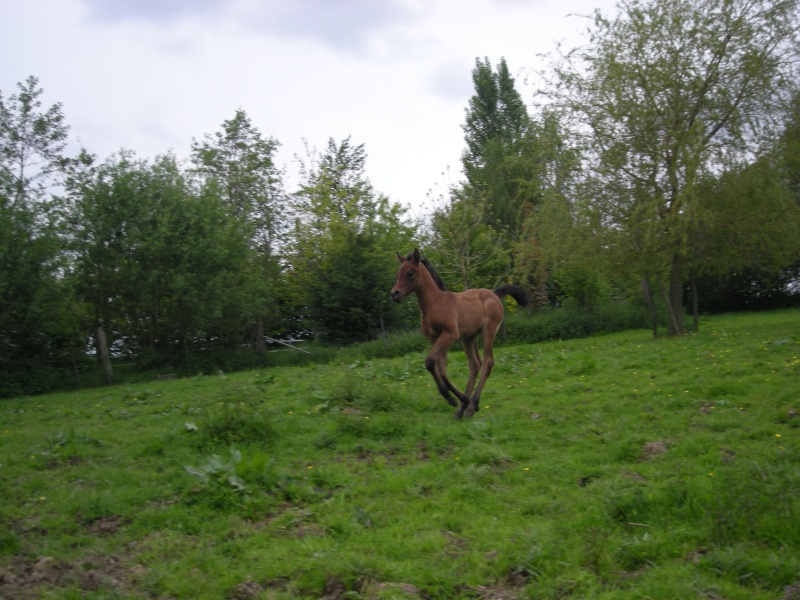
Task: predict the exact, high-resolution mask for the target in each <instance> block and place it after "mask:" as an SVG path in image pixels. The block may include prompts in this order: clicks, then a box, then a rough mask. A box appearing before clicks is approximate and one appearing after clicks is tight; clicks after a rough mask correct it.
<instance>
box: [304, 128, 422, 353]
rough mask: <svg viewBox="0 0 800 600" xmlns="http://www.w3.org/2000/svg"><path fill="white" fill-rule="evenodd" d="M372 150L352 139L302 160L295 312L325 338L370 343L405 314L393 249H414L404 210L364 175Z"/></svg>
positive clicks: (330, 146) (329, 146) (330, 144)
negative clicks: (395, 285)
mask: <svg viewBox="0 0 800 600" xmlns="http://www.w3.org/2000/svg"><path fill="white" fill-rule="evenodd" d="M366 158H367V155H366V152H365V150H364V146H363V145H359V146H354V145H352V144H351V142H350V139H349V138H347V139H345V140H343V141H342V142H341V143H336V142H335V141H334V140H333V139H331V140H329V141H328V145H327V147H326V149H325V151H324V152H323V153H322V154H319V155H318V154H316V153H313V152H309V161H308V162H303V163H301V177H302V180H301V184H300V189H299V190H298V191H297V192H296V193H295V194H294V196H293V200H294V210H295V226H294V232H293V235H292V241H291V245H290V263H291V269H292V270H291V281H292V283H293V286H294V291H295V301H296V303H297V308H296V310H297V312H304V313H305V314H307V315H308V319H309V321H310V323H309V326H310V328H311V329H312V330H314V331H315V332H316V333H318V334H320V335H322V336H323V337H325V338H326V339H328V340H330V341H333V342H337V343H347V342H354V341H364V340H368V339H370V338H372V337H373V336H374V335H375V333H376V332H377V331H379V330H380V328H381V325H382V324H383V325H384V326H385V327H390V326H391V325H392V324H393V323H395V322H396V321H397V320H399V319H400V318H401V315H402V314H403V311H401V310H399V309H398V307H395V306H393V305H392V304H393V303H391V302H390V298H389V293H388V290H389V288H391V283H392V277H393V275H394V273H395V272H396V270H397V267H396V265H397V259H396V258H395V254H394V253H395V252H396V251H398V249H401V248H408V247H410V245H411V239H412V234H413V230H412V228H411V227H410V226H408V225H406V224H404V223H403V221H402V217H403V214H404V210H403V209H402V208H401V207H400V206H399V205H397V204H394V203H392V202H390V200H389V199H388V198H387V197H386V196H384V195H382V194H379V193H377V192H376V191H375V190H374V189H373V187H372V184H371V183H370V181H369V179H368V178H367V176H366V172H365V165H366Z"/></svg>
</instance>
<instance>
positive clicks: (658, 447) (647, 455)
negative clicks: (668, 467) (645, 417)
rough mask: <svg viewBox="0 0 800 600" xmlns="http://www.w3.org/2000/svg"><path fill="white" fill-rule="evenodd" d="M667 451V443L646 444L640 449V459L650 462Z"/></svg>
mask: <svg viewBox="0 0 800 600" xmlns="http://www.w3.org/2000/svg"><path fill="white" fill-rule="evenodd" d="M667 449H668V446H667V442H647V443H646V444H645V445H644V448H642V458H643V459H644V460H651V459H653V458H655V457H656V456H661V455H662V454H664V453H665V452H666V451H667Z"/></svg>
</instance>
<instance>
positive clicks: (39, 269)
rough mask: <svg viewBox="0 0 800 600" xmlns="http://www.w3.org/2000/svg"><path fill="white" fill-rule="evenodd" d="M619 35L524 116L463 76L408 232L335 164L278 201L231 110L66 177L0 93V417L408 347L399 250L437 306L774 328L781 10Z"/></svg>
mask: <svg viewBox="0 0 800 600" xmlns="http://www.w3.org/2000/svg"><path fill="white" fill-rule="evenodd" d="M617 9H618V13H617V15H616V16H615V17H613V18H609V17H606V16H604V15H602V14H601V13H600V12H596V13H595V14H594V16H593V19H592V21H591V26H590V27H589V29H588V41H587V43H586V44H584V45H583V46H580V47H578V48H575V49H571V50H568V51H562V50H561V49H559V50H558V51H557V52H556V53H555V54H554V56H553V61H552V63H551V65H550V66H549V68H548V69H547V70H546V71H545V72H543V73H542V74H540V75H541V77H540V87H539V89H538V91H537V94H536V96H535V97H534V98H532V99H530V101H529V102H526V100H525V99H523V98H522V96H521V95H520V93H519V91H518V90H517V87H516V82H515V80H514V77H513V76H512V75H511V71H510V69H509V67H508V65H507V64H506V61H505V60H504V59H500V61H499V62H498V63H497V64H496V65H492V63H491V62H490V61H489V59H488V58H484V59H477V60H476V63H475V67H474V69H473V71H472V79H473V84H474V94H473V96H472V97H471V98H470V100H469V103H468V106H467V107H466V114H465V121H464V125H463V130H464V142H465V149H464V152H463V156H462V164H461V167H462V174H463V179H462V180H461V181H460V182H459V183H456V184H451V185H448V187H447V189H446V190H443V191H442V192H441V193H440V194H439V195H438V197H437V198H436V206H435V208H434V210H433V211H432V213H431V214H430V215H429V217H428V219H427V220H425V221H422V222H414V221H412V220H411V219H409V217H408V214H407V212H406V209H405V208H403V207H402V206H400V205H399V204H397V203H395V202H392V201H391V200H390V199H389V198H388V197H387V196H386V195H384V194H383V193H381V192H379V191H378V190H375V189H374V188H373V186H372V184H371V182H370V180H369V177H368V176H367V153H366V149H365V148H364V146H363V145H358V144H357V143H355V142H353V141H352V140H351V139H350V138H346V139H344V140H333V139H330V140H329V141H328V143H327V145H326V146H325V147H324V148H323V149H321V150H317V149H310V150H309V151H308V153H307V156H306V157H305V158H303V159H301V160H300V163H299V164H300V168H299V171H300V173H299V175H300V176H299V184H298V185H297V187H296V189H293V190H287V189H286V184H285V173H284V172H283V171H282V170H281V169H280V168H278V166H277V165H276V164H275V153H276V151H277V149H278V147H279V142H278V140H275V139H273V138H271V137H269V136H266V135H264V134H262V133H261V132H260V131H259V130H258V129H257V128H256V127H255V126H254V125H253V123H252V122H251V120H250V119H249V117H248V115H247V113H246V112H245V111H244V110H242V109H239V110H237V111H235V113H234V116H233V118H232V119H230V120H228V121H225V122H224V123H222V125H221V128H220V130H219V131H217V132H215V133H212V134H205V135H203V136H201V137H200V138H199V139H195V140H193V142H192V145H191V149H190V155H189V159H188V161H179V160H178V159H177V158H176V157H175V156H174V155H173V154H171V153H165V154H163V155H160V156H157V157H155V158H141V157H138V156H136V154H135V153H134V152H132V151H129V150H121V151H120V152H118V153H116V154H114V155H112V156H109V157H107V158H105V159H102V160H101V159H99V158H98V157H96V156H94V155H92V154H91V153H90V152H89V151H88V150H82V151H81V152H80V154H79V155H77V156H68V155H67V152H66V148H67V143H68V140H69V128H68V125H67V121H66V117H65V115H64V114H63V111H62V107H61V105H60V104H55V105H53V106H50V107H43V106H42V93H43V91H42V88H41V87H40V84H39V81H38V79H36V78H35V77H30V78H28V79H27V80H26V81H25V82H23V83H20V84H18V86H17V90H16V92H15V93H13V94H11V95H10V96H7V97H6V96H4V95H3V94H2V93H0V378H4V379H5V380H6V381H11V382H16V383H9V384H8V386H7V387H8V389H7V390H0V395H2V394H3V393H5V394H6V395H7V394H9V393H15V392H19V390H20V389H21V390H23V391H27V392H31V391H38V390H40V389H46V388H48V387H52V386H54V385H56V384H57V382H58V380H59V378H61V377H63V373H64V372H65V371H74V372H76V373H79V372H80V370H81V369H82V368H84V365H85V364H86V361H87V360H89V359H88V358H87V357H88V356H89V355H95V356H98V357H103V356H107V355H108V354H116V355H125V356H128V357H131V359H132V360H135V361H136V363H137V364H139V365H141V366H143V367H160V366H161V365H165V364H176V363H178V362H181V361H184V362H190V361H191V360H192V357H196V356H197V355H198V353H206V355H210V353H214V352H236V353H242V352H245V351H246V352H249V353H252V354H257V353H259V352H263V351H264V350H265V342H266V340H267V339H268V338H281V337H287V336H295V335H303V336H314V337H317V338H319V339H322V340H324V341H326V342H329V343H335V344H348V343H352V342H359V341H365V340H369V339H372V338H374V337H376V336H377V335H378V334H379V333H380V332H381V331H389V330H394V329H407V328H411V327H413V326H414V323H415V322H416V320H417V318H418V317H417V316H416V313H415V310H414V307H413V305H410V304H403V305H400V306H397V305H393V304H392V303H391V302H389V298H388V294H387V291H386V290H387V289H388V287H390V286H389V284H390V283H391V282H392V278H393V275H394V272H395V270H396V266H397V263H396V258H395V257H394V252H395V251H397V250H401V251H405V250H407V249H410V248H412V247H415V246H416V247H421V248H423V249H424V250H425V252H426V254H427V255H428V256H429V258H431V259H432V261H433V262H434V264H436V266H437V269H438V270H439V271H440V273H442V274H443V275H444V277H445V280H446V281H447V282H448V284H449V285H450V287H451V288H452V289H455V290H459V289H465V288H469V287H489V288H493V287H496V285H497V284H499V283H501V282H513V283H516V284H519V285H522V286H524V287H525V288H526V289H527V290H528V291H529V292H530V294H531V296H532V297H533V298H534V299H535V304H536V306H537V307H538V308H545V307H549V306H553V305H560V306H570V307H573V308H575V309H577V310H581V311H591V310H592V309H593V307H595V306H597V305H598V304H601V303H603V302H608V301H610V300H612V299H638V300H637V301H639V302H642V303H643V304H644V305H645V306H646V307H647V308H648V310H649V313H650V315H651V320H652V326H653V329H654V332H656V333H657V331H658V325H659V322H660V319H665V322H666V328H667V331H668V332H669V333H670V334H675V335H680V334H683V333H685V332H686V331H687V330H689V329H690V327H689V326H688V325H687V324H686V323H685V318H686V315H687V314H689V315H693V316H694V327H695V328H696V327H697V315H698V314H699V312H700V311H701V310H703V309H706V310H731V309H740V308H758V307H769V306H774V305H778V304H780V303H786V302H789V303H792V302H794V303H796V302H797V290H796V288H792V287H791V285H792V283H793V282H794V285H795V286H796V285H797V281H798V278H800V268H799V267H800V236H798V235H797V233H796V232H797V231H798V227H799V226H800V183H799V182H800V93H798V85H797V84H798V81H799V80H798V77H797V75H798V73H797V71H796V64H797V58H798V37H797V36H798V33H797V32H798V30H800V28H799V27H798V24H800V23H798V4H797V2H796V1H794V0H791V1H783V0H755V1H744V0H733V1H731V0H667V1H656V0H650V1H648V2H645V1H638V0H623V1H621V2H620V3H619V4H618V6H617ZM387 286H388V287H387ZM245 349H247V350H245ZM43 365H44V366H45V367H46V368H44V367H43ZM109 375H110V372H109ZM26 381H27V382H28V383H27V384H26V383H25V382H26ZM30 382H35V384H31V383H30Z"/></svg>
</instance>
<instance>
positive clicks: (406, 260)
mask: <svg viewBox="0 0 800 600" xmlns="http://www.w3.org/2000/svg"><path fill="white" fill-rule="evenodd" d="M397 260H399V261H400V269H399V270H398V271H397V283H395V284H394V287H393V288H392V291H391V294H392V300H394V301H395V302H400V301H401V300H402V299H403V298H405V297H406V296H408V295H409V294H411V293H413V292H415V291H416V290H417V288H418V287H419V285H420V277H419V275H418V274H419V271H420V256H419V250H416V249H415V250H414V252H412V253H411V254H409V255H408V256H407V257H404V256H401V255H400V254H398V255H397Z"/></svg>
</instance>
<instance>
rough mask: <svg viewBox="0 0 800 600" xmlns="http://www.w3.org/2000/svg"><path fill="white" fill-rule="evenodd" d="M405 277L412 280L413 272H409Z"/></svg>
mask: <svg viewBox="0 0 800 600" xmlns="http://www.w3.org/2000/svg"><path fill="white" fill-rule="evenodd" d="M406 277H408V278H409V279H414V271H409V272H408V275H406Z"/></svg>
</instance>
